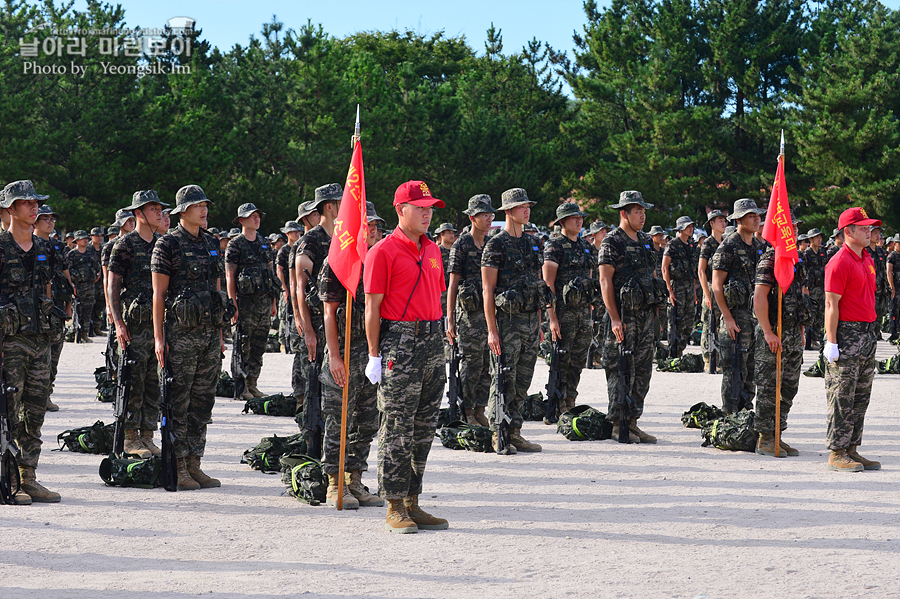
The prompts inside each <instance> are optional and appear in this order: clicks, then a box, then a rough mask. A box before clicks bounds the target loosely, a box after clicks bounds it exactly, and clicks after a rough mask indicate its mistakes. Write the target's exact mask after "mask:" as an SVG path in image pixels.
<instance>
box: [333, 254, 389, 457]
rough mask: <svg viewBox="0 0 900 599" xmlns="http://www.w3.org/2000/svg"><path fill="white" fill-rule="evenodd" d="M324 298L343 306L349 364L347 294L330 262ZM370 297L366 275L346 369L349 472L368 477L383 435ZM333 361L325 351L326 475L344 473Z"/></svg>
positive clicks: (341, 329) (341, 324)
mask: <svg viewBox="0 0 900 599" xmlns="http://www.w3.org/2000/svg"><path fill="white" fill-rule="evenodd" d="M319 298H320V299H321V300H322V301H323V302H337V303H338V304H340V306H339V307H338V309H337V315H336V318H337V325H338V347H339V348H340V352H341V355H340V359H341V360H343V359H344V339H345V332H346V326H347V324H346V318H347V308H346V304H347V289H346V288H345V287H344V285H343V284H342V283H341V282H340V281H339V280H338V278H337V277H336V276H335V274H334V271H333V270H331V267H329V266H328V259H327V258H326V259H325V262H324V263H323V264H322V269H321V271H320V272H319ZM365 302H366V294H365V291H364V290H363V279H362V271H360V278H359V285H358V286H357V288H356V295H355V297H354V298H353V304H352V315H351V320H350V363H349V364H344V372H345V373H346V377H347V380H346V384H347V385H349V390H348V393H347V445H346V454H345V461H344V468H345V470H346V471H348V472H356V471H359V472H362V471H365V470H368V469H369V462H368V459H369V449H370V448H371V446H372V440H373V439H374V438H375V434H376V433H377V432H378V406H377V400H376V395H377V393H376V392H377V387H376V386H375V385H373V384H372V383H371V382H370V381H369V379H368V378H366V363H367V362H368V359H369V345H368V342H367V341H366V323H365V309H366V303H365ZM330 363H331V356H330V355H329V352H328V348H326V349H325V358H324V360H323V362H322V374H321V375H320V376H319V381H320V382H321V383H322V405H323V412H324V416H325V452H324V454H323V459H322V471H323V472H325V474H337V473H338V460H339V459H340V449H341V412H342V407H343V389H341V387H338V386H337V384H336V383H335V382H334V377H333V376H332V375H331V366H330Z"/></svg>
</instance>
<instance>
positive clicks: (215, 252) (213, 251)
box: [209, 250, 219, 256]
mask: <svg viewBox="0 0 900 599" xmlns="http://www.w3.org/2000/svg"><path fill="white" fill-rule="evenodd" d="M209 255H210V256H218V255H219V252H217V251H216V250H210V252H209Z"/></svg>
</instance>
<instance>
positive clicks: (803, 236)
mask: <svg viewBox="0 0 900 599" xmlns="http://www.w3.org/2000/svg"><path fill="white" fill-rule="evenodd" d="M801 241H809V235H807V234H806V233H801V234H800V235H797V243H799V242H801Z"/></svg>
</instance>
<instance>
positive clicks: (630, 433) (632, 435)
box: [610, 418, 641, 443]
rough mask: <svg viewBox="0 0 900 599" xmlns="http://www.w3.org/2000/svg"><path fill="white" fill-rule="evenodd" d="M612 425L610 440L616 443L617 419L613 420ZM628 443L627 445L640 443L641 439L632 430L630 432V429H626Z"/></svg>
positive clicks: (617, 435)
mask: <svg viewBox="0 0 900 599" xmlns="http://www.w3.org/2000/svg"><path fill="white" fill-rule="evenodd" d="M612 425H613V427H612V436H611V437H610V439H612V440H613V441H618V440H619V419H618V418H616V419H615V420H613V421H612ZM628 442H629V443H640V442H641V438H640V437H638V436H637V433H635V432H634V431H633V430H631V427H628Z"/></svg>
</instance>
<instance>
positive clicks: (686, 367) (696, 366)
mask: <svg viewBox="0 0 900 599" xmlns="http://www.w3.org/2000/svg"><path fill="white" fill-rule="evenodd" d="M703 367H704V363H703V356H701V355H700V354H684V355H683V356H681V357H680V358H673V359H669V358H665V359H664V360H659V361H658V362H657V363H656V370H657V371H658V372H703Z"/></svg>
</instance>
